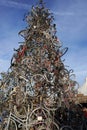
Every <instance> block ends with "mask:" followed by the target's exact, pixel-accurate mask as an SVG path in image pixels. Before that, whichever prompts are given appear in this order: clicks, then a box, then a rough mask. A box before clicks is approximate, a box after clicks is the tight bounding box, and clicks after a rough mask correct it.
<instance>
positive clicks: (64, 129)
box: [60, 125, 73, 130]
mask: <svg viewBox="0 0 87 130" xmlns="http://www.w3.org/2000/svg"><path fill="white" fill-rule="evenodd" d="M60 130H73V129H72V127H70V126H68V125H65V126H62V127H61V128H60Z"/></svg>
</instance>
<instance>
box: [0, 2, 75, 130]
mask: <svg viewBox="0 0 87 130" xmlns="http://www.w3.org/2000/svg"><path fill="white" fill-rule="evenodd" d="M25 21H26V22H27V24H28V25H27V27H26V28H25V29H24V30H22V31H20V32H19V35H21V36H22V37H23V38H24V42H20V46H19V48H18V49H14V51H15V52H14V54H13V57H12V59H11V66H10V68H9V69H8V71H7V72H6V73H2V74H1V76H2V78H1V90H0V96H1V101H0V109H1V110H0V112H1V129H2V130H4V129H5V130H8V129H9V130H11V129H12V130H17V129H18V130H19V129H21V130H25V129H26V130H31V129H34V130H36V129H49V130H53V129H55V130H57V129H59V126H58V124H57V123H56V122H55V119H54V115H55V110H57V109H58V107H60V106H62V105H63V106H65V107H69V103H70V102H71V101H72V100H71V99H72V97H73V98H74V96H75V92H76V89H75V86H76V81H74V80H72V79H71V77H72V76H73V71H72V70H68V69H67V68H66V67H65V65H64V61H63V60H62V58H61V57H62V56H63V55H64V54H65V53H66V52H67V50H68V48H67V47H65V48H63V46H62V44H61V42H60V40H59V38H58V37H57V35H56V32H57V30H56V24H54V23H53V21H54V17H53V14H52V13H50V10H49V9H48V8H46V7H45V4H44V2H43V1H42V0H40V1H39V3H38V5H36V6H32V8H31V11H30V12H28V14H27V15H26V16H25ZM2 106H3V107H2Z"/></svg>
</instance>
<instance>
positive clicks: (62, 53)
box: [59, 47, 68, 57]
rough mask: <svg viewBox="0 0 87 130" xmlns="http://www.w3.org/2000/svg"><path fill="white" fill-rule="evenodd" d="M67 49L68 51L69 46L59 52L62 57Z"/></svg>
mask: <svg viewBox="0 0 87 130" xmlns="http://www.w3.org/2000/svg"><path fill="white" fill-rule="evenodd" d="M67 51H68V47H65V48H63V49H62V50H60V52H59V54H60V57H62V56H63V55H64V54H65V53H66V52H67Z"/></svg>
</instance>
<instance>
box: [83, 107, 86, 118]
mask: <svg viewBox="0 0 87 130" xmlns="http://www.w3.org/2000/svg"><path fill="white" fill-rule="evenodd" d="M83 116H84V117H85V118H87V108H86V107H83Z"/></svg>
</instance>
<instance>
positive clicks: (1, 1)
mask: <svg viewBox="0 0 87 130" xmlns="http://www.w3.org/2000/svg"><path fill="white" fill-rule="evenodd" d="M0 5H1V6H8V7H14V8H19V9H29V8H30V7H31V6H30V5H28V4H24V3H18V2H15V1H11V0H0Z"/></svg>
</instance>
